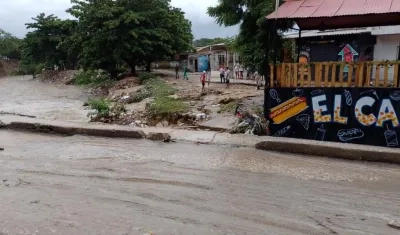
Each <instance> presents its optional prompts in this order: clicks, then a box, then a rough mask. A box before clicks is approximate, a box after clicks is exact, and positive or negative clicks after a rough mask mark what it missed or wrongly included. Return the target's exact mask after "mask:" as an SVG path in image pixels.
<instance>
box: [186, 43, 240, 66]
mask: <svg viewBox="0 0 400 235" xmlns="http://www.w3.org/2000/svg"><path fill="white" fill-rule="evenodd" d="M235 61H240V57H239V55H238V54H237V53H234V52H232V51H230V50H229V49H228V48H227V47H226V45H225V44H224V43H219V44H215V45H208V46H205V47H199V48H197V50H196V52H195V53H191V54H189V56H188V63H187V64H188V68H189V69H190V70H192V71H194V72H201V71H204V70H208V69H209V68H211V70H212V71H217V70H219V69H220V68H221V67H223V68H225V67H226V66H229V67H233V64H234V63H235Z"/></svg>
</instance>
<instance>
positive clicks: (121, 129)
mask: <svg viewBox="0 0 400 235" xmlns="http://www.w3.org/2000/svg"><path fill="white" fill-rule="evenodd" d="M0 128H2V129H10V130H16V131H30V132H39V133H49V134H61V135H89V136H99V137H112V138H135V139H142V138H145V137H146V135H147V134H149V133H151V132H153V133H166V134H169V135H170V136H171V138H172V140H175V141H180V142H189V143H197V144H215V145H226V146H235V147H254V146H255V147H256V148H258V149H262V150H268V151H279V152H288V153H296V154H305V155H313V156H323V157H331V158H342V159H349V160H362V161H376V162H388V163H397V164H400V151H399V150H398V149H391V148H384V147H376V146H366V145H356V144H343V143H334V142H320V141H314V140H301V139H291V138H278V137H269V136H262V137H260V136H252V135H243V134H236V135H233V134H229V133H220V132H215V131H194V130H184V129H172V128H153V127H151V128H136V127H130V126H119V125H109V124H96V123H84V122H60V121H51V120H41V119H35V118H28V117H19V116H9V115H1V116H0Z"/></svg>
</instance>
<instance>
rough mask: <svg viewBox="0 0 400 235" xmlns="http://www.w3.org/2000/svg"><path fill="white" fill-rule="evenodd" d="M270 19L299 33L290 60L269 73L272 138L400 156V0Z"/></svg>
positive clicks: (305, 8) (302, 1)
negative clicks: (367, 148)
mask: <svg viewBox="0 0 400 235" xmlns="http://www.w3.org/2000/svg"><path fill="white" fill-rule="evenodd" d="M266 18H267V22H266V27H268V29H269V30H267V31H268V32H269V31H270V30H271V31H272V30H276V29H277V27H275V26H276V25H278V26H279V25H281V24H284V23H286V22H287V21H294V22H295V23H296V24H297V25H298V32H292V33H289V34H286V35H285V37H286V38H287V39H288V40H292V41H293V43H292V44H295V46H294V47H293V51H292V52H293V53H292V54H293V55H294V56H293V60H292V61H283V63H273V64H271V66H270V68H268V69H269V71H268V72H269V73H268V78H267V80H268V81H269V82H268V83H267V84H268V85H267V86H266V88H265V92H264V113H265V118H267V119H268V120H269V121H270V126H269V131H270V133H271V135H272V136H276V137H291V138H299V139H311V140H317V141H332V142H340V143H348V144H350V143H352V144H364V145H375V146H382V147H390V148H400V140H399V136H400V120H399V117H400V60H399V59H400V57H399V46H400V26H397V25H400V1H399V0H385V1H377V0H363V1H353V0H318V1H308V0H286V1H284V2H283V4H282V5H281V6H279V8H278V12H274V13H271V14H270V15H268V16H267V17H266ZM295 31H296V30H295ZM273 36H274V35H273V34H272V35H271V37H273ZM275 57H277V55H275ZM286 58H288V57H286ZM377 158H379V156H377Z"/></svg>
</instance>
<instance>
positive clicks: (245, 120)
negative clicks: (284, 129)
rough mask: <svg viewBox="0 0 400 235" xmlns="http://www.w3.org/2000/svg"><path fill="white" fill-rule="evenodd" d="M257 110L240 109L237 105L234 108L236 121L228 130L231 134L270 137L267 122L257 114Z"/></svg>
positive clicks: (259, 113) (260, 114) (260, 113)
mask: <svg viewBox="0 0 400 235" xmlns="http://www.w3.org/2000/svg"><path fill="white" fill-rule="evenodd" d="M257 109H258V108H257V107H256V108H254V107H253V109H249V108H246V107H244V108H243V107H241V104H239V105H238V106H237V108H236V111H235V113H236V116H237V117H238V121H237V123H236V125H235V126H234V127H233V128H232V129H231V130H230V133H231V134H237V133H242V134H248V135H259V136H261V135H270V131H269V121H268V120H266V119H265V118H264V117H263V115H262V112H258V110H257Z"/></svg>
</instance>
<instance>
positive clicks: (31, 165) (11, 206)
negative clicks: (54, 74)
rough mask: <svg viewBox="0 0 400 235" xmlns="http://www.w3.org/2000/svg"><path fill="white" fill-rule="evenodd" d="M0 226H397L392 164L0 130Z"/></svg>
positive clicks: (176, 230)
mask: <svg viewBox="0 0 400 235" xmlns="http://www.w3.org/2000/svg"><path fill="white" fill-rule="evenodd" d="M0 139H1V140H2V141H1V146H0V147H4V148H5V151H2V152H0V156H1V157H0V171H1V172H2V174H1V175H0V176H1V178H0V190H1V192H2V193H1V194H0V201H1V203H0V234H139V235H142V234H151V232H152V234H171V235H172V234H282V235H287V234H304V235H306V234H307V235H309V234H354V235H358V234H398V233H399V231H397V230H395V229H393V228H390V227H389V226H387V222H388V221H389V220H392V219H398V218H400V190H399V189H400V182H399V180H398V179H399V178H400V171H399V169H400V168H399V166H398V165H389V164H374V163H362V162H351V161H344V160H333V159H324V158H312V157H302V156H295V155H290V154H279V153H271V152H265V151H258V150H255V149H253V148H232V147H231V146H210V145H194V144H186V143H170V144H168V143H158V142H150V141H146V140H127V139H108V138H95V137H85V136H72V137H60V136H50V135H37V134H26V133H18V132H11V131H4V130H3V131H0Z"/></svg>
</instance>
